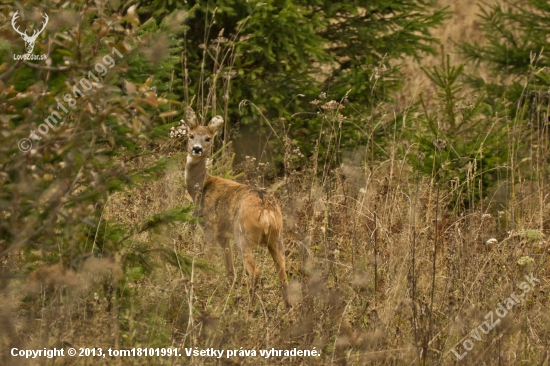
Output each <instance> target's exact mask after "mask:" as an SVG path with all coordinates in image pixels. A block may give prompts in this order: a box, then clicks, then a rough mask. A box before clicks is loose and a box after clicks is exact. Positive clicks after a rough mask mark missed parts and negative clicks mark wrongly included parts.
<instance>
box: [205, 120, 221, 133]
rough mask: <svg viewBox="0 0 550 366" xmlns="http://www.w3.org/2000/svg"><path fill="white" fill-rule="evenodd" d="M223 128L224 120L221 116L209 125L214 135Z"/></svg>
mask: <svg viewBox="0 0 550 366" xmlns="http://www.w3.org/2000/svg"><path fill="white" fill-rule="evenodd" d="M222 126H223V118H222V117H221V116H216V117H214V118H212V119H211V120H210V123H209V124H208V129H209V130H210V132H212V133H216V132H218V130H219V129H220V128H222Z"/></svg>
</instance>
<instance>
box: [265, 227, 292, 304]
mask: <svg viewBox="0 0 550 366" xmlns="http://www.w3.org/2000/svg"><path fill="white" fill-rule="evenodd" d="M267 248H268V249H269V253H270V254H271V257H272V258H273V262H275V268H276V269H277V274H278V276H279V280H280V281H281V289H282V292H283V300H284V302H285V306H286V307H287V308H290V302H289V300H288V280H287V279H286V266H285V248H284V245H283V234H282V233H281V234H280V235H278V236H273V238H268V242H267Z"/></svg>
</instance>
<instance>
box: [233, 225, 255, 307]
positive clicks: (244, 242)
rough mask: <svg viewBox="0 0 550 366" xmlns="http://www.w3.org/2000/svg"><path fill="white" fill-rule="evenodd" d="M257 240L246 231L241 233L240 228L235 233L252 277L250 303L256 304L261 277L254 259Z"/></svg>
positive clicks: (244, 261) (236, 242) (238, 246)
mask: <svg viewBox="0 0 550 366" xmlns="http://www.w3.org/2000/svg"><path fill="white" fill-rule="evenodd" d="M256 242H257V240H254V237H253V236H252V235H250V234H247V233H246V232H243V233H241V232H240V230H239V232H238V233H235V244H237V249H238V250H239V254H240V256H241V259H242V260H243V266H244V268H245V269H246V272H247V273H248V276H249V277H250V304H251V305H253V304H254V298H255V296H256V286H257V285H258V281H259V279H260V270H259V269H258V266H256V261H254V254H253V252H252V251H253V250H254V247H255V244H256Z"/></svg>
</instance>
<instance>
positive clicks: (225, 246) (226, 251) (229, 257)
mask: <svg viewBox="0 0 550 366" xmlns="http://www.w3.org/2000/svg"><path fill="white" fill-rule="evenodd" d="M217 242H218V244H219V245H220V246H221V247H222V250H223V254H222V255H223V265H224V266H225V270H226V271H227V276H228V277H229V278H230V279H231V280H235V263H234V261H233V251H232V250H231V245H230V242H229V239H227V238H226V237H223V236H218V237H217Z"/></svg>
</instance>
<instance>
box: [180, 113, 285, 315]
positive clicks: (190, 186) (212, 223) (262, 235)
mask: <svg viewBox="0 0 550 366" xmlns="http://www.w3.org/2000/svg"><path fill="white" fill-rule="evenodd" d="M184 120H185V122H186V124H187V127H188V137H189V140H188V143H187V145H188V146H187V163H186V165H185V184H186V186H187V192H189V194H190V195H191V198H192V199H193V202H194V204H195V205H196V206H198V207H199V211H198V216H199V217H200V218H202V220H201V226H202V228H203V231H204V234H205V238H206V240H207V241H208V242H214V241H215V242H217V243H218V244H219V245H220V246H221V247H222V249H223V256H224V265H225V268H226V270H227V273H228V275H230V276H232V277H233V279H235V266H234V263H233V253H232V250H231V245H230V243H229V240H230V239H233V240H234V241H235V245H236V247H237V251H238V253H239V257H240V258H241V259H242V261H243V265H244V268H245V269H246V271H247V272H248V275H249V276H250V284H251V288H250V292H251V302H253V301H254V296H255V289H256V285H257V283H258V279H259V276H260V271H259V270H258V267H257V266H256V262H255V261H254V256H253V253H252V252H253V250H254V248H255V247H256V245H257V244H262V245H265V246H267V248H268V249H269V253H270V254H271V256H272V257H273V261H274V262H275V267H276V269H277V272H278V275H279V279H280V281H281V286H282V292H283V300H284V302H285V306H286V307H287V308H288V307H289V306H290V304H289V302H288V281H287V279H286V269H285V257H284V247H283V235H282V231H283V219H282V215H281V209H280V208H279V205H278V204H277V201H276V200H275V198H274V197H273V196H271V195H270V194H269V193H267V192H266V191H264V190H261V189H256V188H252V187H249V186H247V185H244V184H241V183H237V182H234V181H231V180H228V179H223V178H219V177H212V176H210V175H208V173H207V172H206V161H207V158H208V157H209V156H210V153H211V146H212V142H213V140H214V135H215V134H216V132H218V130H219V129H220V128H221V127H222V126H223V124H224V120H223V118H222V117H220V116H216V117H214V118H212V120H211V121H210V123H209V124H208V126H201V125H199V123H198V122H197V116H196V115H195V112H193V110H192V109H191V108H190V107H187V109H186V110H185V118H184Z"/></svg>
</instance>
